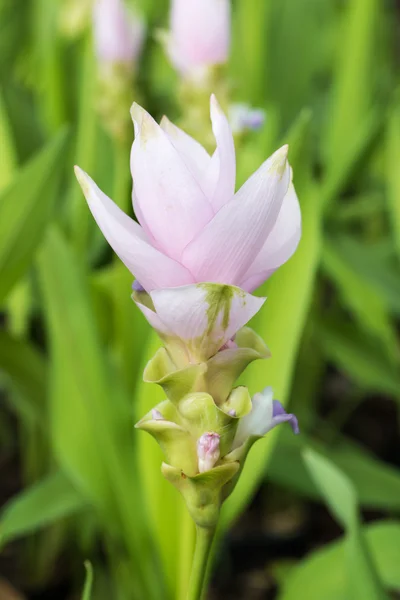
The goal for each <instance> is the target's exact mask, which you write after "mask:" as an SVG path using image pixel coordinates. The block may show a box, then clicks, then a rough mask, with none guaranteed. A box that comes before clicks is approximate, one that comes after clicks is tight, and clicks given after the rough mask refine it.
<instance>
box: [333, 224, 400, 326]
mask: <svg viewBox="0 0 400 600" xmlns="http://www.w3.org/2000/svg"><path fill="white" fill-rule="evenodd" d="M334 244H335V249H336V251H337V252H340V254H341V256H342V257H343V259H344V260H346V261H348V263H349V265H351V267H352V268H353V269H354V270H356V271H357V272H359V273H360V275H362V276H363V277H364V278H365V279H366V280H368V281H370V282H371V284H372V285H373V286H374V287H375V289H376V290H377V291H379V293H380V294H381V295H382V297H384V298H385V301H386V303H387V306H388V307H389V308H390V310H391V311H393V312H394V313H395V314H396V315H400V271H399V269H398V268H396V265H395V264H394V263H393V262H391V261H389V260H388V258H387V257H385V256H382V252H380V246H379V244H378V243H370V244H366V243H362V242H360V241H358V240H357V239H355V238H354V237H350V236H345V235H342V236H338V237H337V238H335V240H334Z"/></svg>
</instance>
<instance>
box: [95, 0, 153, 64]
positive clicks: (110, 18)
mask: <svg viewBox="0 0 400 600" xmlns="http://www.w3.org/2000/svg"><path fill="white" fill-rule="evenodd" d="M145 33H146V26H145V23H144V21H143V19H142V18H141V17H140V15H139V14H137V13H136V11H134V10H133V9H132V8H129V9H128V8H127V7H126V6H125V2H124V1H123V0H96V1H95V2H94V5H93V36H94V42H95V49H96V55H97V58H98V60H99V61H100V62H101V63H128V64H129V63H132V62H133V61H135V60H136V59H137V58H138V57H139V54H140V52H141V49H142V47H143V42H144V38H145Z"/></svg>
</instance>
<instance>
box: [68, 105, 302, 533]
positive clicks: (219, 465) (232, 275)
mask: <svg viewBox="0 0 400 600" xmlns="http://www.w3.org/2000/svg"><path fill="white" fill-rule="evenodd" d="M131 113H132V117H133V121H134V127H135V141H134V143H133V146H132V151H131V170H132V176H133V181H134V189H133V208H134V211H135V215H136V217H137V219H138V221H139V223H137V222H136V221H134V220H133V219H131V218H130V217H129V216H128V215H126V214H125V213H124V212H122V211H121V210H120V209H119V208H118V206H117V205H116V204H114V202H113V201H112V200H111V199H110V198H108V197H107V196H106V195H105V194H104V193H103V192H102V191H101V190H100V189H99V188H98V187H97V186H96V184H95V183H94V182H93V181H92V180H91V179H90V177H89V176H88V175H86V174H85V173H84V172H83V171H81V170H80V169H78V168H77V177H78V180H79V182H80V184H81V186H82V190H83V192H84V194H85V196H86V199H87V201H88V204H89V207H90V210H91V211H92V214H93V216H94V218H95V219H96V221H97V223H98V225H99V227H100V228H101V230H102V232H103V234H104V236H105V237H106V239H107V240H108V242H109V243H110V245H111V246H112V247H113V249H114V251H115V252H116V253H117V254H118V256H119V257H120V258H121V260H122V261H123V262H124V263H125V265H126V266H127V267H128V268H129V269H130V271H131V272H132V274H133V275H134V276H135V277H136V281H135V285H134V286H133V295H132V297H133V299H134V301H135V302H136V304H137V306H138V307H139V308H140V310H141V311H142V313H143V314H144V315H145V317H146V319H147V320H148V321H149V323H150V324H151V326H152V327H153V328H154V329H155V330H156V331H157V332H158V334H159V336H160V337H161V339H162V341H163V343H164V346H165V348H161V349H160V350H159V351H158V352H157V353H156V355H155V356H154V358H153V359H152V360H151V361H150V362H149V363H148V365H147V367H146V369H145V373H144V378H145V380H146V381H148V382H153V383H157V384H159V385H161V386H162V388H163V389H164V391H165V393H166V396H167V399H166V400H165V401H164V402H162V403H161V404H159V405H158V406H157V407H155V408H153V410H152V411H150V412H149V414H148V415H146V416H145V417H144V419H142V420H141V421H140V422H139V423H138V425H137V426H138V427H139V428H141V429H144V430H146V431H148V432H149V433H150V434H151V435H153V436H154V438H155V439H156V440H157V441H158V443H159V444H160V446H161V447H162V449H163V451H164V454H165V458H166V463H165V464H164V465H163V468H162V470H163V473H164V476H165V477H166V478H167V479H169V480H170V481H171V482H172V483H173V484H174V485H175V486H176V487H177V488H178V489H179V490H180V491H181V493H182V494H183V495H184V497H185V500H186V503H187V505H188V508H189V510H190V512H191V514H192V516H193V518H194V519H195V520H196V522H197V523H198V524H199V525H201V526H204V527H212V526H215V523H216V519H217V517H218V512H219V507H220V505H221V503H222V501H223V500H224V498H225V497H226V496H227V495H228V494H229V493H230V492H231V491H232V489H233V487H234V485H235V483H236V480H237V477H238V475H239V473H240V471H241V469H242V467H243V463H244V460H245V458H246V455H247V453H248V451H249V449H250V447H251V445H252V444H253V443H254V442H255V441H256V440H257V439H259V438H260V437H262V436H263V435H264V434H265V433H266V432H268V431H269V430H270V429H272V428H273V427H275V425H277V424H279V423H282V422H285V421H289V422H291V424H292V427H293V429H294V431H295V432H297V421H296V419H295V417H294V416H293V415H287V414H286V413H285V411H284V409H283V407H282V406H281V405H280V404H279V403H278V402H277V401H275V400H273V396H272V391H271V390H270V389H269V388H267V389H266V390H264V392H263V393H262V394H256V395H255V396H254V397H253V399H252V400H251V399H250V396H249V392H248V390H247V388H244V387H241V386H239V387H236V388H234V384H235V381H236V379H237V378H238V376H239V375H240V374H241V373H242V371H243V370H244V369H245V368H246V367H247V365H248V364H249V363H250V362H251V361H253V360H255V359H258V358H267V357H268V356H269V351H268V349H267V348H266V346H265V345H264V343H263V342H262V340H260V338H258V336H257V335H256V334H255V333H254V332H253V331H252V330H251V329H249V328H248V327H245V325H246V323H247V322H248V321H249V320H250V319H251V318H252V317H253V316H254V315H255V314H256V313H257V312H258V310H259V309H260V308H261V306H262V304H263V303H264V301H265V299H264V298H259V297H256V296H253V295H251V293H250V292H252V291H253V290H254V289H255V288H256V287H258V286H259V285H260V284H261V283H262V282H263V281H265V280H266V279H267V278H268V277H269V276H270V275H271V274H272V273H273V272H274V271H275V270H276V269H277V268H278V267H279V266H280V265H281V264H283V263H284V262H285V261H286V260H287V259H288V258H289V257H290V256H291V255H292V254H293V252H294V250H295V249H296V247H297V244H298V242H299V239H300V235H301V215H300V207H299V203H298V199H297V196H296V193H295V190H294V187H293V184H292V183H291V169H290V167H289V164H288V162H287V150H288V149H287V147H286V146H284V147H283V148H281V149H280V150H278V151H277V152H275V153H274V154H273V155H272V156H271V157H270V158H269V159H267V160H266V161H265V163H264V164H263V165H261V167H260V168H259V169H258V170H257V171H256V172H255V173H254V174H253V175H252V176H251V177H250V178H249V179H248V180H247V181H246V182H245V184H244V185H243V186H242V187H241V188H240V189H239V191H238V192H236V193H235V179H236V163H235V148H234V143H233V137H232V132H231V129H230V127H229V124H228V121H227V119H226V117H225V115H224V113H223V112H222V110H221V108H220V107H219V105H218V103H217V101H216V99H215V97H212V98H211V121H212V128H213V132H214V135H215V139H216V149H215V152H214V154H213V155H212V156H210V155H209V154H208V153H207V152H206V150H205V149H204V148H203V147H202V146H201V145H200V144H199V143H198V142H196V141H195V140H194V139H192V138H191V137H190V136H188V135H187V134H186V133H184V132H183V131H182V130H180V129H179V128H178V127H176V126H175V125H173V124H172V123H170V121H168V120H167V119H166V118H164V119H163V120H162V121H161V124H160V125H158V124H157V123H156V122H155V121H154V119H153V118H152V117H151V116H150V115H149V114H148V113H147V112H146V111H145V110H143V109H142V108H140V107H139V106H137V105H134V106H133V107H132V111H131Z"/></svg>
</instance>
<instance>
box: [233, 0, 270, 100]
mask: <svg viewBox="0 0 400 600" xmlns="http://www.w3.org/2000/svg"><path fill="white" fill-rule="evenodd" d="M272 4H273V3H272V2H271V0H238V2H236V4H235V11H234V18H233V31H234V36H233V43H234V45H233V51H232V61H231V64H232V70H233V71H234V75H235V77H236V79H237V86H238V88H239V93H240V94H241V96H242V98H245V99H246V102H250V103H251V104H254V105H260V104H261V105H262V104H263V103H264V102H265V88H266V75H267V69H266V62H267V61H268V59H269V57H268V51H267V42H268V34H269V31H270V23H269V17H270V12H271V6H272ZM248 65H251V66H252V68H251V69H249V68H248Z"/></svg>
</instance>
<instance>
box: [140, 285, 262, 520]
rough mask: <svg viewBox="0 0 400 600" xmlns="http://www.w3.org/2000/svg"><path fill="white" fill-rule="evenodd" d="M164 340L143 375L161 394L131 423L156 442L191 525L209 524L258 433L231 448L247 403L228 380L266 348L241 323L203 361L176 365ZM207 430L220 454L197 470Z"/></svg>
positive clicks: (245, 395) (248, 406) (247, 409)
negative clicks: (215, 437) (210, 464)
mask: <svg viewBox="0 0 400 600" xmlns="http://www.w3.org/2000/svg"><path fill="white" fill-rule="evenodd" d="M141 296H142V297H143V296H145V294H141ZM146 296H147V295H146ZM147 298H148V296H147ZM164 342H165V347H164V348H160V349H159V350H158V351H157V352H156V354H155V355H154V357H153V358H152V359H151V360H150V361H149V363H148V364H147V366H146V368H145V371H144V380H145V381H146V382H149V383H157V384H158V385H160V386H161V387H162V388H163V390H164V392H165V394H166V397H167V399H166V400H164V401H163V402H161V403H159V404H158V405H157V406H155V407H154V409H153V410H151V411H150V412H149V413H148V414H147V415H145V416H144V417H143V419H141V420H140V421H139V423H137V425H136V427H137V428H138V429H143V430H144V431H147V432H148V433H150V434H151V435H152V436H153V437H154V439H155V440H156V441H157V442H158V444H159V445H160V447H161V449H162V450H163V453H164V456H165V461H166V462H165V463H163V465H162V469H161V470H162V473H163V475H164V477H165V478H166V479H167V480H168V481H170V482H171V483H172V484H173V485H174V486H175V487H176V488H177V489H178V490H179V491H180V492H181V494H182V495H183V497H184V499H185V502H186V504H187V507H188V510H189V512H190V514H191V516H192V517H193V519H194V520H195V522H196V523H197V525H198V526H200V527H215V525H216V522H217V519H218V514H219V510H220V506H221V504H222V502H223V501H224V499H225V498H226V497H227V496H228V495H229V494H230V493H231V492H232V490H233V488H234V485H235V483H236V481H237V478H238V474H239V473H240V471H241V469H242V467H243V463H244V460H245V458H246V456H247V453H248V451H249V449H250V447H251V445H252V444H253V443H254V441H256V439H258V437H256V436H252V438H251V439H249V441H248V443H246V444H242V445H241V446H240V447H238V448H236V449H233V441H234V438H235V434H236V430H237V427H238V424H239V420H240V419H241V418H242V417H244V416H246V415H247V414H248V413H249V412H250V411H251V408H252V403H251V398H250V394H249V391H248V389H247V388H246V387H244V386H239V387H235V388H234V387H233V386H234V383H235V381H236V379H237V378H238V377H239V375H240V374H241V373H242V372H243V370H244V369H245V368H246V367H247V365H248V364H249V363H250V362H252V361H253V360H255V359H258V358H268V357H269V356H270V352H269V350H268V348H267V347H266V346H265V344H264V342H263V341H262V340H261V338H260V337H258V336H257V335H256V333H255V332H254V331H253V330H252V329H250V328H248V327H243V328H242V329H240V330H239V332H238V333H237V334H236V336H235V344H232V346H229V347H226V348H224V349H222V350H220V351H219V352H217V353H216V354H215V355H214V356H212V357H211V358H209V359H208V360H207V361H205V362H200V363H197V364H188V365H187V366H185V367H184V368H181V366H178V365H177V364H176V362H175V361H176V342H175V340H172V341H170V340H168V338H164ZM171 343H172V345H173V349H172V351H171V345H170V344H171ZM173 357H174V358H175V360H174V358H173ZM177 362H180V361H177ZM208 432H211V433H214V434H217V435H218V436H219V451H220V458H219V460H218V461H217V462H216V464H215V466H214V467H213V468H212V469H210V470H208V471H206V472H204V473H200V472H199V466H198V455H197V443H198V440H199V439H200V437H201V436H202V435H204V434H206V433H208Z"/></svg>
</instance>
